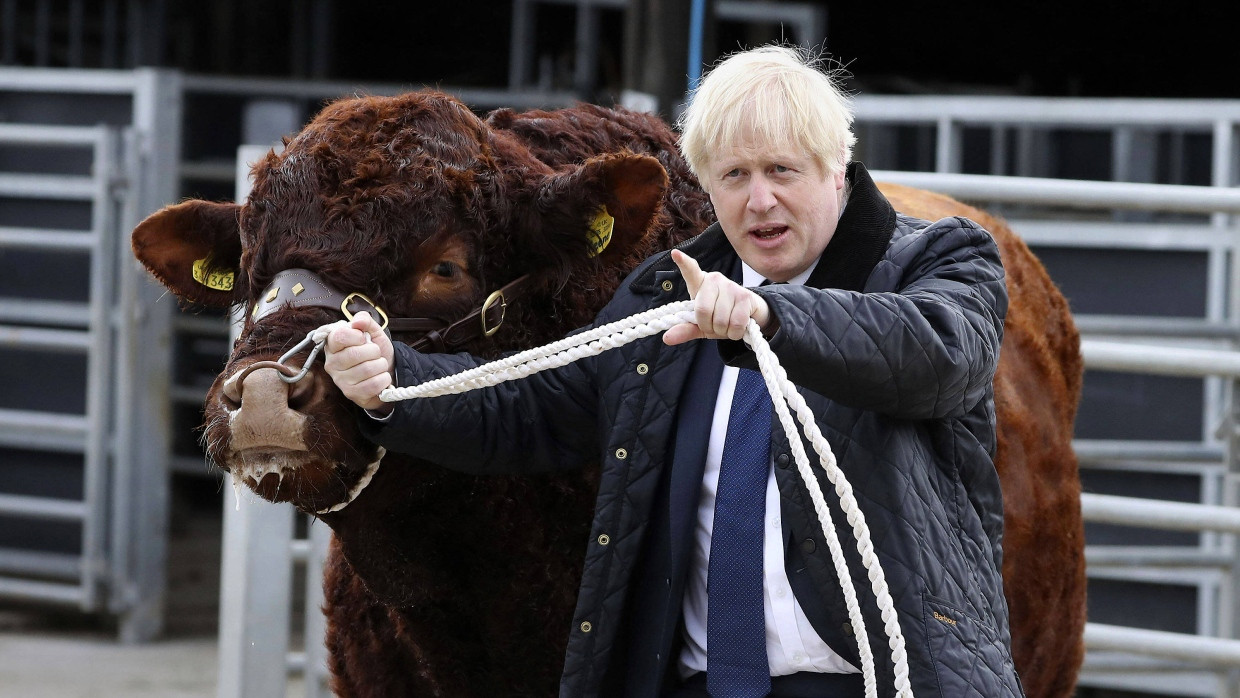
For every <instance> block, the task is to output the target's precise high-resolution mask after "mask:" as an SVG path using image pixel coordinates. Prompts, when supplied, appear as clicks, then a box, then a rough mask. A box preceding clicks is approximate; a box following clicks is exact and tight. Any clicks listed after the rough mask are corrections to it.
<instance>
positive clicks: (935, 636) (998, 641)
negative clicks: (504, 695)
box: [371, 163, 1022, 698]
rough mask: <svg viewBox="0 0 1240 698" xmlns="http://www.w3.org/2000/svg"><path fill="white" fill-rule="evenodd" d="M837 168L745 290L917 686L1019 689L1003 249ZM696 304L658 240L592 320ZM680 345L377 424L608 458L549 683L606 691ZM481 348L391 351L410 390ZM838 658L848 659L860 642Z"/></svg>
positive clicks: (978, 691) (379, 433) (575, 695)
mask: <svg viewBox="0 0 1240 698" xmlns="http://www.w3.org/2000/svg"><path fill="white" fill-rule="evenodd" d="M848 177H849V182H850V185H851V194H850V198H849V201H848V205H847V207H846V208H845V211H844V214H843V216H842V217H841V219H840V223H839V226H838V227H837V230H836V233H835V236H834V237H833V238H832V241H831V243H830V245H828V247H827V249H826V251H825V252H824V254H823V257H822V260H821V261H820V263H819V265H818V267H817V268H816V269H815V271H814V273H813V274H812V275H811V277H810V280H809V282H808V283H807V284H806V286H788V285H776V286H766V287H763V288H761V289H758V291H757V292H758V293H761V294H762V296H763V297H764V298H765V299H766V301H767V303H768V304H769V305H770V307H771V310H772V311H773V313H774V315H775V317H776V318H778V320H779V323H780V325H779V329H778V331H777V333H776V334H775V335H774V336H773V337H772V339H771V348H772V349H773V350H774V352H775V354H776V355H777V357H778V358H779V361H780V363H781V364H782V365H783V367H784V368H785V369H786V370H787V372H788V376H789V378H790V379H791V380H792V381H793V382H794V383H796V384H797V385H798V387H799V390H800V392H801V394H802V395H803V396H804V397H805V399H806V400H807V402H808V404H809V405H810V407H811V408H812V409H813V412H814V414H815V415H816V417H817V421H818V426H819V428H820V429H821V430H822V432H823V434H824V435H825V436H826V438H827V440H828V441H829V442H830V445H831V448H832V451H833V452H834V453H835V456H836V458H837V460H838V463H839V466H840V467H841V469H842V470H843V472H844V474H845V476H846V477H847V478H848V480H849V482H850V483H851V484H852V488H853V491H854V493H855V496H856V497H857V499H858V501H859V503H860V507H861V509H862V511H863V513H864V514H865V516H866V520H867V522H868V524H869V527H870V531H871V536H872V538H873V541H874V546H875V549H876V551H877V553H878V558H879V560H880V562H881V563H882V566H883V568H884V571H885V574H886V578H887V583H888V585H889V588H890V593H891V596H892V598H893V600H894V602H895V605H896V608H897V611H898V617H899V621H900V626H901V629H902V632H903V635H904V639H905V644H906V648H907V652H908V658H909V665H910V679H911V681H912V686H913V691H914V693H915V695H916V696H918V698H928V697H930V696H941V697H943V698H966V697H970V696H977V697H979V698H1007V697H1013V698H1014V697H1017V696H1021V695H1022V691H1021V688H1020V684H1019V680H1018V679H1017V677H1016V673H1015V669H1014V668H1013V665H1012V659H1011V640H1010V637H1009V630H1008V611H1007V603H1006V601H1005V599H1004V596H1003V585H1002V579H1001V578H1000V569H1001V566H1002V550H1001V539H1002V535H1003V509H1002V495H1001V493H1000V489H999V480H998V476H997V473H996V471H995V466H994V463H993V454H994V451H995V440H996V437H995V429H994V417H995V413H994V396H993V391H992V380H993V376H994V371H995V368H996V364H997V361H998V354H999V346H1000V343H1001V340H1002V333H1003V318H1004V314H1005V312H1006V309H1007V292H1006V287H1005V284H1004V276H1003V268H1002V266H1001V264H1000V261H999V253H998V249H997V248H996V246H995V244H994V241H993V240H992V239H991V237H990V235H989V234H988V233H987V232H986V231H985V230H983V229H981V228H980V227H979V226H977V225H976V224H975V223H973V222H971V221H969V220H967V219H962V218H948V219H943V220H940V221H938V222H935V223H929V222H927V221H922V220H917V219H913V218H910V217H906V216H903V215H901V214H898V213H896V212H895V211H894V210H892V208H891V205H890V203H889V202H887V200H886V199H885V198H884V197H883V196H882V194H881V193H880V192H879V191H878V189H877V188H876V187H875V186H874V184H873V182H872V181H871V180H870V178H869V175H868V174H867V173H866V172H865V169H864V168H863V167H861V166H860V165H859V164H856V163H854V164H852V165H850V166H849V170H848ZM681 249H683V250H684V251H685V252H686V253H688V254H689V255H691V256H693V257H694V258H696V259H697V260H698V262H699V264H701V266H702V268H703V269H706V270H722V271H724V273H727V272H728V270H730V269H732V268H734V267H735V265H736V264H737V258H736V254H735V252H733V251H732V248H731V246H730V245H729V244H728V243H727V239H726V238H725V237H724V235H723V233H722V231H721V229H720V228H719V226H718V225H717V224H716V225H714V226H712V227H711V228H708V229H707V230H706V231H705V232H703V233H702V234H701V235H699V236H697V237H695V238H693V239H692V240H689V241H687V242H685V243H684V244H682V245H681ZM687 297H688V294H687V291H686V289H685V285H684V282H683V280H682V279H681V277H680V274H679V272H678V271H677V269H676V266H675V265H674V264H673V263H672V261H671V259H670V254H669V253H666V252H665V253H661V254H659V255H655V256H654V257H652V258H650V259H649V260H647V261H646V262H645V263H644V264H643V265H642V266H640V267H639V268H638V269H636V270H635V271H634V272H633V273H632V274H631V275H630V276H629V278H628V279H627V280H626V281H625V282H624V284H623V285H622V286H621V287H620V290H619V291H618V292H617V293H616V295H615V297H614V298H613V300H612V301H611V302H610V303H609V304H608V305H607V306H606V307H605V308H604V309H603V311H602V312H601V313H600V314H599V316H598V318H597V320H596V323H597V324H605V323H608V322H613V321H615V320H618V319H622V318H625V317H628V316H629V315H633V314H635V313H638V312H641V311H644V310H647V309H649V308H651V307H655V306H659V305H663V304H666V303H669V302H672V301H676V300H683V299H685V298H687ZM692 344H693V343H688V345H680V346H676V347H668V346H666V345H664V344H663V342H662V341H661V339H660V338H659V337H658V336H655V337H650V338H646V339H644V340H639V341H636V342H633V343H630V344H627V345H625V346H623V347H621V348H619V349H616V350H612V351H608V352H605V353H603V354H600V355H599V356H596V357H593V358H589V359H585V360H581V361H578V362H576V363H573V364H570V365H568V366H566V367H563V368H560V369H556V370H554V371H546V372H543V373H540V374H536V375H534V376H531V377H529V378H527V379H524V380H521V381H515V382H510V383H505V384H501V385H499V386H495V387H492V388H488V389H484V390H477V391H473V392H469V393H465V394H463V395H458V396H452V397H443V398H435V399H431V400H416V401H407V402H402V403H398V405H397V408H396V410H395V412H394V413H393V416H392V418H391V419H390V420H389V421H387V422H385V423H384V424H383V426H381V427H379V428H377V429H372V430H371V434H372V438H374V439H375V440H376V441H378V442H379V443H381V444H382V445H384V446H386V447H387V448H389V449H393V450H396V451H403V452H409V453H413V454H415V455H417V456H419V457H422V458H426V459H428V460H432V461H435V462H439V463H441V464H443V465H444V466H446V467H451V468H456V469H460V470H464V471H468V472H476V473H483V472H494V473H519V472H532V471H536V470H552V469H560V468H570V467H580V466H581V465H582V464H584V463H587V462H591V461H596V460H601V463H602V469H601V477H600V484H599V495H598V500H597V505H596V508H595V515H594V522H593V528H592V532H591V535H590V538H589V541H588V543H587V546H588V547H587V551H586V559H585V568H584V573H583V578H582V581H581V586H580V590H579V594H578V600H577V606H576V611H575V614H574V619H573V623H572V626H571V628H570V629H569V631H570V633H571V636H570V639H569V643H568V649H567V653H566V656H565V663H564V674H563V678H562V682H561V689H560V694H561V696H564V697H566V698H567V697H571V698H579V697H582V696H596V695H600V694H610V693H612V692H614V691H615V690H616V685H615V681H614V680H615V679H616V678H617V677H615V676H614V673H613V674H612V675H607V672H608V669H609V662H614V661H615V657H616V656H617V655H619V654H622V652H617V651H616V650H617V643H618V642H620V641H621V638H623V636H624V635H623V633H622V632H621V631H620V628H621V627H622V625H623V619H624V613H625V602H626V595H627V594H626V592H627V591H628V590H629V587H630V584H631V583H632V576H633V568H634V566H635V563H636V561H637V560H638V559H639V555H640V549H641V545H642V539H643V534H644V533H645V531H646V528H647V525H648V523H649V520H650V511H651V505H652V500H653V499H654V496H655V489H656V486H657V483H658V482H659V480H660V474H661V469H662V468H664V467H666V464H668V463H670V462H671V452H670V450H671V447H672V445H673V443H674V435H673V432H674V424H675V414H676V410H677V403H678V401H679V400H680V399H681V388H682V386H683V385H684V382H685V378H686V374H687V372H688V371H687V369H688V365H689V362H690V361H691V360H692V356H693V347H692ZM719 345H720V350H721V351H722V352H723V355H724V357H725V359H726V360H727V361H728V362H729V363H732V364H733V365H741V366H751V367H752V366H755V365H756V364H755V363H754V359H753V355H752V353H750V352H748V350H747V349H746V348H745V347H744V346H743V345H742V344H740V343H730V342H720V343H719ZM479 361H480V360H477V359H474V358H472V357H469V356H467V355H463V354H457V355H421V354H417V353H416V352H414V351H413V350H410V349H407V348H406V347H404V346H403V345H399V344H398V345H397V371H398V375H399V376H400V378H401V382H402V383H404V384H417V383H421V382H424V381H426V380H431V379H434V378H438V377H441V376H444V375H449V374H452V373H455V372H458V371H461V370H464V369H466V368H468V367H472V366H474V365H477V363H479ZM414 435H416V437H415V436H414ZM807 450H808V451H809V453H810V454H811V457H812V454H813V451H812V450H809V449H807ZM772 453H773V454H774V456H773V457H774V458H775V460H776V463H777V464H778V465H779V466H780V467H778V468H776V477H777V481H778V484H779V489H780V495H781V502H782V505H783V509H784V513H785V518H786V519H788V520H789V521H790V523H789V524H787V526H790V527H791V528H792V535H794V536H796V538H795V540H797V541H803V542H804V545H801V546H800V550H801V551H803V552H804V553H805V554H804V557H805V564H806V566H807V568H808V571H809V572H810V573H811V576H812V579H813V580H814V582H815V586H816V587H817V588H818V589H820V590H821V591H822V594H823V596H824V600H825V601H826V604H827V607H828V609H829V611H830V614H831V616H832V621H833V622H836V623H839V624H840V625H838V626H836V627H845V628H848V629H849V630H851V626H850V625H849V624H848V617H847V615H846V612H845V610H844V604H843V601H842V599H841V598H840V594H839V593H838V589H839V582H838V579H837V577H836V574H835V571H834V568H833V566H832V564H831V561H830V558H829V555H828V553H827V550H828V547H827V544H826V542H825V539H824V538H823V534H822V531H821V529H820V527H819V525H818V522H817V518H816V517H815V515H814V514H813V512H812V509H811V508H810V506H809V496H808V493H807V490H806V488H805V486H804V484H803V483H801V482H799V478H798V476H797V474H796V469H795V468H789V467H785V466H786V464H787V461H788V459H787V457H786V454H787V453H788V451H787V442H786V440H781V438H780V437H777V438H776V442H775V443H774V445H773V451H772ZM781 455H782V456H785V457H784V458H783V459H782V460H781V458H780V456H781ZM814 469H815V472H816V474H817V475H818V477H819V480H820V484H821V486H822V490H823V491H824V493H826V494H827V497H828V502H829V503H830V505H831V507H832V511H833V512H835V513H836V516H835V522H836V527H837V529H838V530H839V535H840V539H841V542H842V544H843V546H844V548H845V550H846V557H847V558H848V562H849V569H850V571H851V576H852V578H853V583H854V586H855V588H856V589H857V593H858V597H859V598H860V600H861V605H862V610H863V613H864V617H865V620H866V623H865V624H866V626H867V629H868V635H869V643H870V647H871V648H872V651H873V655H874V657H875V662H876V666H877V677H878V686H879V695H882V696H888V695H893V694H894V690H893V688H892V686H893V665H892V662H891V656H890V651H889V650H888V648H887V638H886V636H885V635H884V633H883V625H882V621H881V619H880V618H879V616H878V609H877V607H876V604H875V602H874V600H873V594H872V593H870V584H869V582H868V581H867V578H866V574H865V571H864V568H863V567H862V565H861V562H860V559H859V556H858V555H857V554H856V546H855V544H854V543H853V541H852V535H851V529H850V528H849V526H848V524H847V523H846V522H845V521H844V520H843V519H842V518H841V517H840V516H838V500H837V499H836V498H835V496H834V494H833V489H832V487H831V485H830V484H829V483H828V482H827V479H826V477H825V475H824V474H823V473H822V471H821V470H820V469H819V468H818V467H817V465H815V466H814ZM846 658H848V659H849V660H850V661H852V662H853V663H854V666H860V664H859V663H858V658H857V655H856V653H852V656H846ZM605 676H606V677H607V678H606V681H604V677H605ZM621 681H622V679H621Z"/></svg>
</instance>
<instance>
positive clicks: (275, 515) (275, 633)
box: [216, 145, 309, 698]
mask: <svg viewBox="0 0 1240 698" xmlns="http://www.w3.org/2000/svg"><path fill="white" fill-rule="evenodd" d="M267 150H268V146H256V145H243V146H241V147H239V148H237V187H236V197H235V198H236V200H237V201H244V200H245V199H246V197H247V196H249V191H250V181H249V164H250V163H252V162H254V161H255V160H257V159H258V158H260V157H262V156H263V155H265V154H266V152H267ZM241 312H242V311H240V310H235V311H234V312H233V322H232V324H231V331H230V339H236V336H237V332H238V328H239V327H240V325H241V320H242V317H241ZM243 493H244V496H242V494H243ZM232 495H233V493H232V492H227V493H225V496H224V498H223V499H224V541H223V565H222V569H221V573H220V650H219V652H220V654H219V662H220V664H219V678H218V682H217V692H216V696H217V698H249V697H250V696H283V695H284V694H285V692H286V690H287V679H288V672H287V670H286V663H285V656H286V654H287V653H288V644H289V642H288V640H289V618H290V617H291V616H290V614H291V611H292V607H291V604H290V603H289V594H290V589H291V586H290V584H291V582H292V559H293V558H292V549H291V541H292V539H293V524H294V517H295V515H296V510H294V509H293V507H291V506H289V505H287V504H272V503H271V502H266V501H263V500H261V499H258V498H257V497H256V496H254V495H252V494H250V493H249V491H248V490H244V491H242V490H238V494H237V499H236V502H235V503H234V500H233V496H232ZM308 661H309V659H308V658H307V662H308Z"/></svg>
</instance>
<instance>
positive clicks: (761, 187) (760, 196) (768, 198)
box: [748, 177, 775, 213]
mask: <svg viewBox="0 0 1240 698" xmlns="http://www.w3.org/2000/svg"><path fill="white" fill-rule="evenodd" d="M748 207H749V210H750V211H752V212H754V213H766V212H767V211H769V210H771V209H772V208H774V207H775V192H774V191H773V190H772V188H771V183H770V182H769V181H767V179H766V178H765V177H754V178H752V179H750V180H749V204H748Z"/></svg>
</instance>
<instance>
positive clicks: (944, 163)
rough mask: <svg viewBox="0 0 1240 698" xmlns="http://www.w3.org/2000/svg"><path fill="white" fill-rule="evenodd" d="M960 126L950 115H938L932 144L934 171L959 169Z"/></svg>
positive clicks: (955, 170) (956, 170)
mask: <svg viewBox="0 0 1240 698" xmlns="http://www.w3.org/2000/svg"><path fill="white" fill-rule="evenodd" d="M960 136H961V133H960V126H959V125H958V124H956V123H955V122H953V121H952V118H951V117H950V116H942V117H939V120H938V129H937V133H936V136H935V146H934V171H935V172H959V171H960V141H961V137H960Z"/></svg>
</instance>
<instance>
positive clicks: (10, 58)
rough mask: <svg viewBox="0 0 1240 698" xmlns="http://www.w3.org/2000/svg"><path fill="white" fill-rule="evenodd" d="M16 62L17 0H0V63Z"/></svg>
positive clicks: (12, 63)
mask: <svg viewBox="0 0 1240 698" xmlns="http://www.w3.org/2000/svg"><path fill="white" fill-rule="evenodd" d="M15 63H17V0H0V65H14V64H15Z"/></svg>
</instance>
